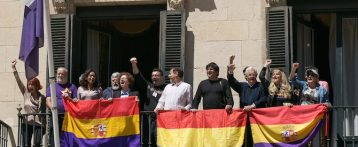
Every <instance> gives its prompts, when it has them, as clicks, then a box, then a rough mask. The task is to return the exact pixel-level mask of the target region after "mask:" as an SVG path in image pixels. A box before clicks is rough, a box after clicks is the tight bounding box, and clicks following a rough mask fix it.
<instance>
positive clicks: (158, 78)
mask: <svg viewBox="0 0 358 147" xmlns="http://www.w3.org/2000/svg"><path fill="white" fill-rule="evenodd" d="M130 62H131V64H132V70H133V75H134V79H135V80H134V81H135V84H134V87H135V88H136V89H137V90H139V94H140V96H139V98H140V105H141V107H140V108H141V109H140V110H141V111H143V110H144V111H154V109H155V107H156V106H157V104H158V101H159V98H160V96H161V95H162V93H163V90H164V88H165V86H166V84H164V75H163V71H162V70H160V69H157V68H155V69H153V70H152V75H151V81H152V82H149V81H147V80H146V79H145V78H144V76H143V75H142V73H141V72H140V71H139V68H138V65H137V63H138V61H137V58H135V57H133V58H131V59H130ZM141 122H142V123H141V124H142V125H141V130H142V131H141V135H142V136H149V138H142V143H141V144H142V145H143V146H145V145H146V144H148V146H157V144H156V130H157V129H156V128H157V126H156V115H147V117H142V118H141ZM143 122H144V123H143ZM147 122H150V124H148V123H147ZM149 125H150V126H149ZM149 139H150V140H149Z"/></svg>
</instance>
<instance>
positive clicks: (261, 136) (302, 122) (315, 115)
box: [250, 104, 326, 147]
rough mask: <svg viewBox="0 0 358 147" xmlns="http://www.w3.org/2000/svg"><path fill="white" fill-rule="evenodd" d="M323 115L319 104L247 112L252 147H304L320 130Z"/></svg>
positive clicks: (323, 111) (323, 108)
mask: <svg viewBox="0 0 358 147" xmlns="http://www.w3.org/2000/svg"><path fill="white" fill-rule="evenodd" d="M325 112H326V107H325V106H323V105H320V104H315V105H305V106H293V107H292V108H289V107H271V108H262V109H254V110H252V113H250V125H251V131H252V138H253V142H254V146H258V147H260V146H263V147H271V146H286V147H287V146H292V147H298V146H305V145H306V144H308V142H309V141H311V140H312V139H313V137H314V136H315V135H316V134H317V132H318V131H319V129H320V128H321V126H322V124H323V116H324V114H325Z"/></svg>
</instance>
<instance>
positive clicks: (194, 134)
mask: <svg viewBox="0 0 358 147" xmlns="http://www.w3.org/2000/svg"><path fill="white" fill-rule="evenodd" d="M244 134H245V127H225V128H181V129H164V128H158V129H157V144H158V146H160V147H241V145H242V144H243V139H242V138H243V137H244Z"/></svg>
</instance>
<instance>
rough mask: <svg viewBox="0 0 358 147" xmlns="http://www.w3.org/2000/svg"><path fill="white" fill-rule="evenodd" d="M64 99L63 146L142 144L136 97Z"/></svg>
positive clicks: (121, 146)
mask: <svg viewBox="0 0 358 147" xmlns="http://www.w3.org/2000/svg"><path fill="white" fill-rule="evenodd" d="M63 101H64V103H63V104H64V107H65V118H64V121H63V125H62V131H63V132H62V133H61V134H60V139H61V141H60V142H61V146H64V147H89V146H90V147H124V146H130V147H136V146H137V147H139V146H140V130H139V109H138V102H137V101H136V97H134V96H130V97H128V98H113V100H112V101H107V100H83V101H79V102H72V101H69V100H65V99H63Z"/></svg>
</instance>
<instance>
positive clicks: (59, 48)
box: [51, 14, 71, 75]
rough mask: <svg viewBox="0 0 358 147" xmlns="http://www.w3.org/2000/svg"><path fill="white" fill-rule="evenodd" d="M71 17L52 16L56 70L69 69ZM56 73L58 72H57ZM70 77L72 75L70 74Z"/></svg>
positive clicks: (64, 15) (62, 15) (65, 15)
mask: <svg viewBox="0 0 358 147" xmlns="http://www.w3.org/2000/svg"><path fill="white" fill-rule="evenodd" d="M69 20H70V17H69V15H68V14H56V15H51V33H52V46H53V47H52V49H53V63H54V69H55V70H56V69H57V68H58V67H66V68H67V69H69V48H70V21H69ZM55 72H56V71H55ZM69 75H71V74H70V73H69Z"/></svg>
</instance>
